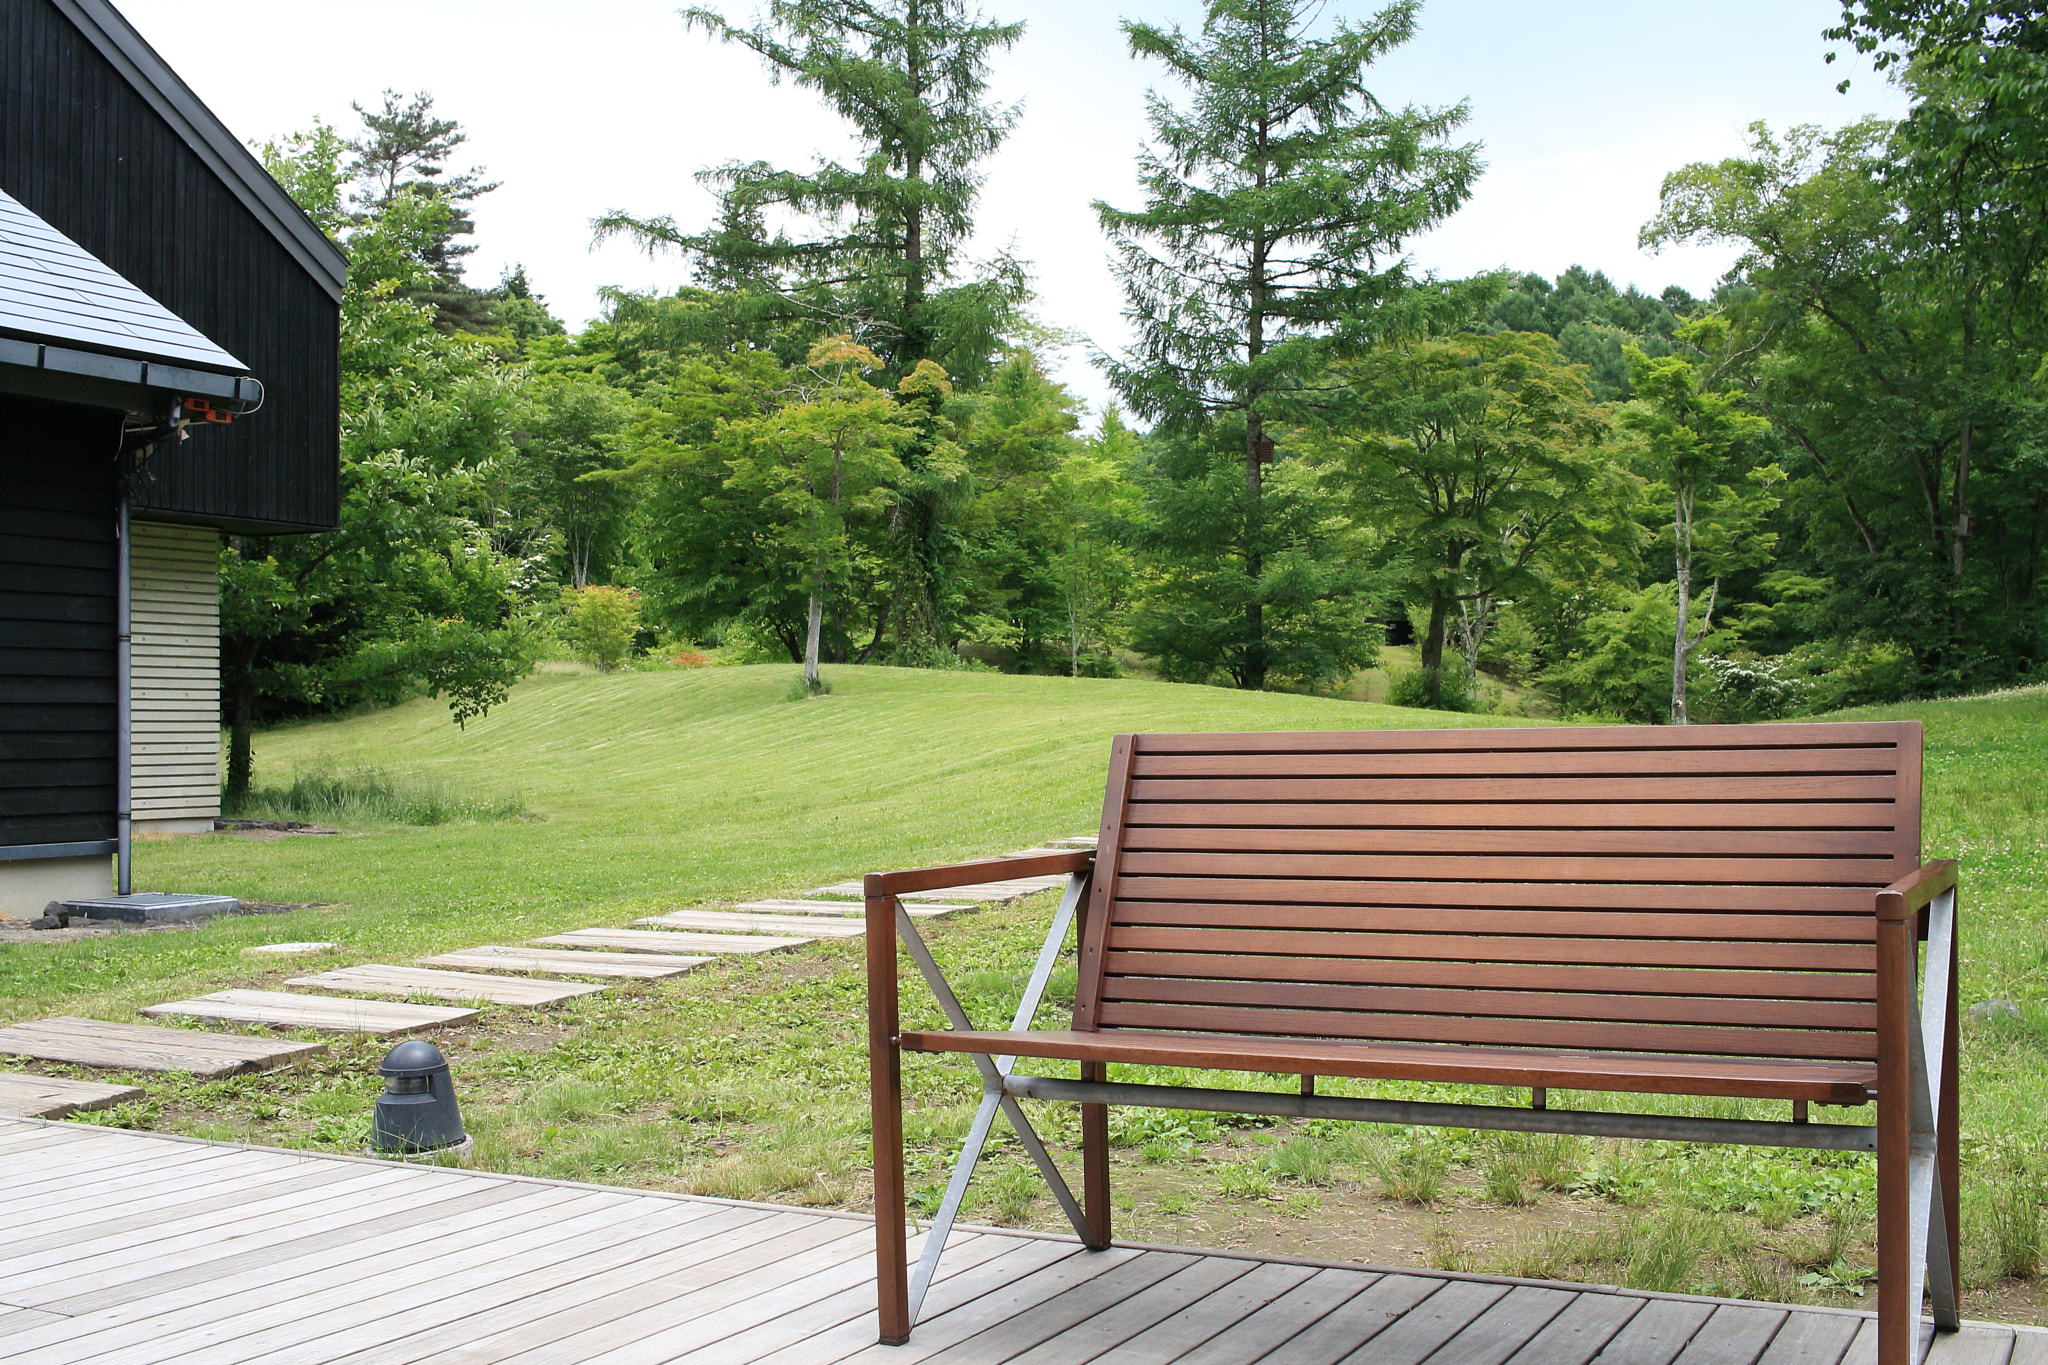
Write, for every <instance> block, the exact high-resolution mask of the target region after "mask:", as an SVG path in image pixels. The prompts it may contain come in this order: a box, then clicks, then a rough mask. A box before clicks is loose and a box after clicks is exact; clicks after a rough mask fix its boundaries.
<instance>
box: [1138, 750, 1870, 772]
mask: <svg viewBox="0 0 2048 1365" xmlns="http://www.w3.org/2000/svg"><path fill="white" fill-rule="evenodd" d="M1898 766H1899V754H1898V750H1897V749H1895V748H1893V747H1891V746H1889V745H1887V746H1885V747H1883V748H1830V749H1750V748H1728V749H1718V748H1714V749H1680V750H1670V749H1651V750H1641V749H1622V748H1614V749H1603V750H1595V751H1591V752H1587V751H1582V750H1571V751H1559V750H1541V749H1538V750H1523V751H1519V752H1513V753H1500V752H1479V753H1459V752H1444V751H1440V750H1439V751H1433V752H1430V751H1413V750H1411V751H1407V752H1402V753H1265V754H1158V753H1147V752H1146V751H1145V750H1144V749H1143V748H1141V749H1140V750H1139V751H1138V758H1137V762H1136V763H1135V764H1134V765H1133V767H1132V775H1133V776H1135V777H1136V778H1138V779H1139V780H1140V781H1143V780H1144V779H1146V778H1159V777H1292V778H1301V777H1432V776H1445V777H1496V776H1503V775H1505V776H1513V777H1545V776H1551V775H1556V776H1560V777H1566V776H1579V775H1585V774H1598V775H1601V776H1606V775H1610V774H1612V775H1633V774H1645V773H1647V774H1654V775H1656V776H1659V777H1671V776H1674V775H1677V774H1687V775H1699V776H1708V777H1722V776H1728V775H1732V774H1740V775H1742V776H1745V777H1746V776H1751V775H1763V774H1778V773H1796V774H1799V775H1801V776H1806V775H1811V774H1815V773H1819V774H1825V775H1829V776H1832V775H1835V774H1850V773H1857V774H1861V773H1883V774H1886V775H1887V776H1889V775H1891V774H1893V773H1895V772H1897V771H1898Z"/></svg>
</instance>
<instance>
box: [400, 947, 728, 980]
mask: <svg viewBox="0 0 2048 1365" xmlns="http://www.w3.org/2000/svg"><path fill="white" fill-rule="evenodd" d="M711 960H712V959H710V958H708V957H679V956H677V955H676V954H674V953H661V954H645V953H643V954H637V955H635V954H625V953H585V952H574V951H570V950H566V949H562V948H507V947H504V946H502V945H500V944H495V943H488V944H485V945H484V946H482V947H480V948H464V949H462V950H461V951H460V952H454V953H442V954H441V955H440V956H439V957H423V958H421V959H420V962H421V964H422V965H424V966H428V967H473V968H476V969H477V970H479V971H487V972H491V971H496V972H539V973H541V974H543V975H548V976H620V977H642V978H653V977H664V976H681V975H682V974H683V973H684V972H694V971H695V970H697V968H699V967H701V966H703V965H704V964H705V963H707V962H709V961H711Z"/></svg>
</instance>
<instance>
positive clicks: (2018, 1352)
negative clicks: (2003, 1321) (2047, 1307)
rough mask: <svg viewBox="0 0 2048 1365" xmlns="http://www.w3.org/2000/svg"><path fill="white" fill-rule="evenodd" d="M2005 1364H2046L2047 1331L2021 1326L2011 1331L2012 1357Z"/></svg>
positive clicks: (2047, 1357) (2047, 1358) (2047, 1359)
mask: <svg viewBox="0 0 2048 1365" xmlns="http://www.w3.org/2000/svg"><path fill="white" fill-rule="evenodd" d="M2007 1365H2048V1332H2044V1331H2042V1330H2041V1329H2040V1328H2038V1327H2022V1328H2020V1329H2019V1330H2018V1331H2017V1332H2014V1333H2013V1337H2012V1359H2011V1360H2010V1361H2008V1362H2007Z"/></svg>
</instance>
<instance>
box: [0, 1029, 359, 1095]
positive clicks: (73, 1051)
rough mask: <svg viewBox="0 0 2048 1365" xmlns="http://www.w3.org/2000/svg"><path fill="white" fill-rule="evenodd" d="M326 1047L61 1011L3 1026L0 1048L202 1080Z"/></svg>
mask: <svg viewBox="0 0 2048 1365" xmlns="http://www.w3.org/2000/svg"><path fill="white" fill-rule="evenodd" d="M325 1051H327V1045H326V1044H325V1043H299V1042H293V1041H291V1040H290V1039H287V1038H251V1037H249V1036H248V1035H246V1034H241V1033H203V1032H201V1031H200V1030H198V1029H186V1028H164V1027H162V1026H161V1025H149V1024H120V1023H115V1022H113V1021H111V1020H107V1019H79V1018H74V1017H72V1016H70V1015H58V1016H56V1017H55V1018H50V1019H30V1020H27V1021H25V1022H23V1023H19V1024H10V1025H9V1026H8V1027H6V1028H0V1052H4V1053H9V1054H11V1055H13V1056H16V1057H33V1058H35V1059H36V1060H38V1061H44V1062H64V1063H68V1064H69V1065H72V1066H97V1067H107V1068H109V1069H112V1070H118V1071H189V1072H190V1073H192V1075H194V1076H196V1077H198V1078H199V1079H201V1080H216V1079H218V1078H220V1077H222V1076H234V1075H239V1074H241V1073H242V1072H247V1071H269V1070H271V1069H272V1068H274V1067H280V1066H284V1065H286V1064H288V1063H290V1062H293V1061H296V1060H298V1059H299V1058H301V1057H312V1056H317V1055H318V1054H320V1053H323V1052H325Z"/></svg>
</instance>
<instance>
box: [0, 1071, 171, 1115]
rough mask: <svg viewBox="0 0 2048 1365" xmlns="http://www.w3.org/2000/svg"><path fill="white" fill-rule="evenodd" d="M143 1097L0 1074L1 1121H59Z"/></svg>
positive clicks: (100, 1085)
mask: <svg viewBox="0 0 2048 1365" xmlns="http://www.w3.org/2000/svg"><path fill="white" fill-rule="evenodd" d="M145 1094H147V1092H146V1091H144V1090H142V1089H141V1088H140V1087H138V1086H133V1085H109V1084H107V1083H106V1082H105V1081H74V1080H70V1079H68V1078H66V1077H63V1076H31V1075H29V1074H27V1073H26V1072H21V1071H0V1117H4V1118H11V1119H61V1118H63V1117H64V1116H65V1115H66V1114H77V1113H84V1112H87V1111H90V1110H94V1109H112V1108H113V1107H114V1106H115V1105H117V1104H126V1103H127V1102H128V1101H130V1100H139V1099H141V1098H143V1097H144V1095H145Z"/></svg>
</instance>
